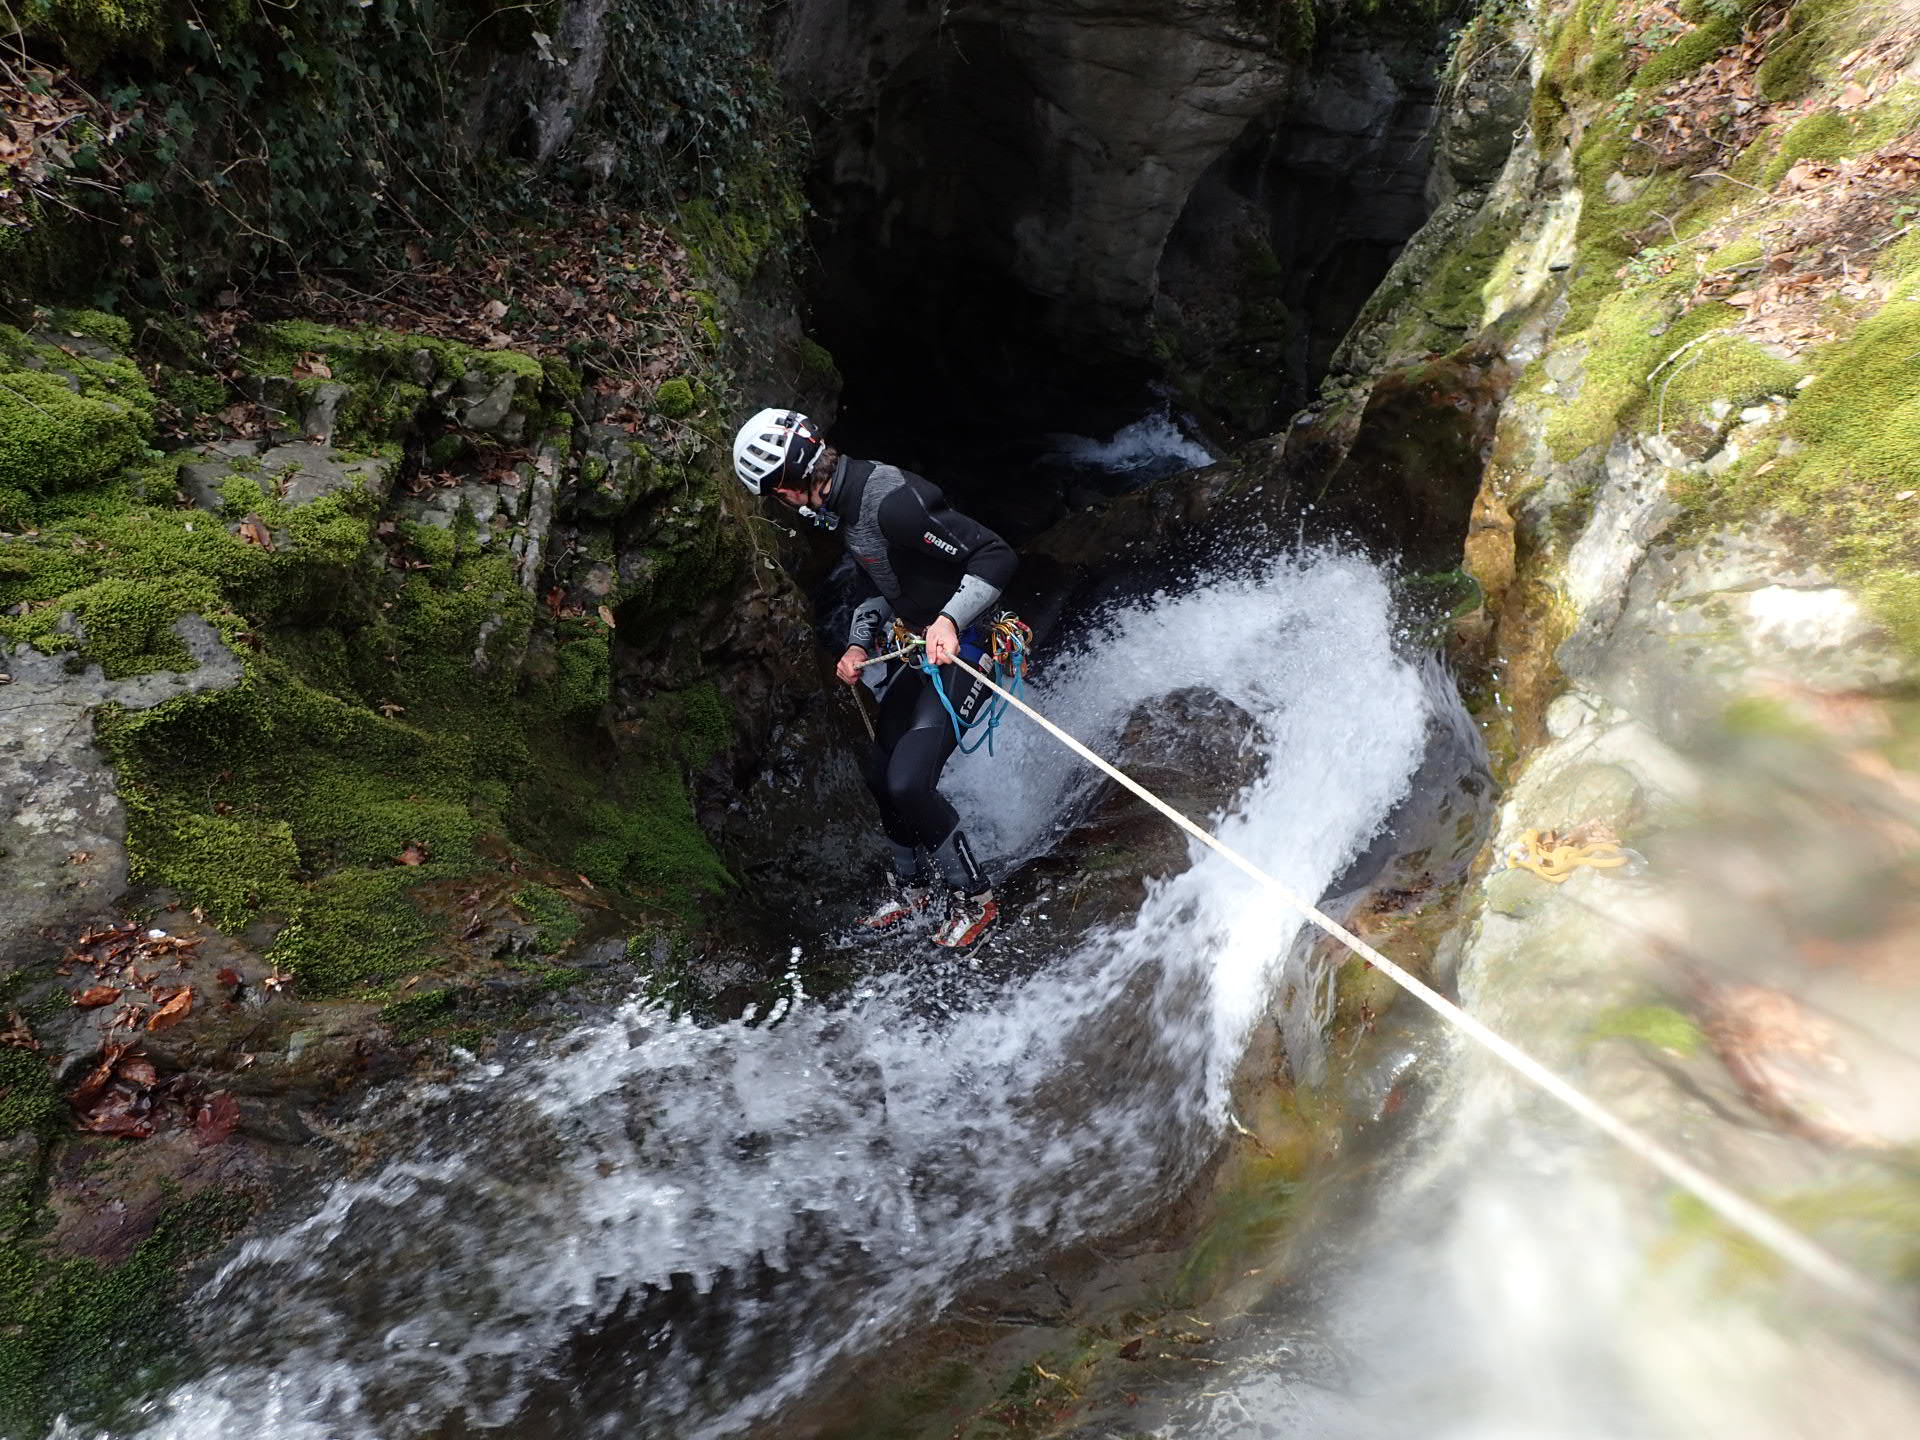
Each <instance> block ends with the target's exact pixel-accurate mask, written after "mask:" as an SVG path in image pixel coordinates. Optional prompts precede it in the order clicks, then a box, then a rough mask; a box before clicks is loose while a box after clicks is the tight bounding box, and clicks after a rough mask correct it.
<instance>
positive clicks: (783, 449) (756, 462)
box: [733, 410, 821, 495]
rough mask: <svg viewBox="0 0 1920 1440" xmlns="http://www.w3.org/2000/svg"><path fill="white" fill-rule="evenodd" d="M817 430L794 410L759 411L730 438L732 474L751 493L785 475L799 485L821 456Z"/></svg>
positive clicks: (759, 492)
mask: <svg viewBox="0 0 1920 1440" xmlns="http://www.w3.org/2000/svg"><path fill="white" fill-rule="evenodd" d="M820 450H821V442H820V432H819V431H817V430H815V429H814V428H813V422H812V421H811V420H809V419H807V417H806V416H804V415H802V414H801V413H800V412H799V411H797V410H762V411H761V412H760V413H759V414H758V415H756V416H754V417H753V418H752V419H751V420H749V421H747V423H746V424H744V425H742V426H741V427H740V429H739V432H738V433H737V434H735V435H734V437H733V473H734V474H736V475H738V476H739V477H740V483H741V484H742V485H744V486H746V487H747V489H749V490H751V491H752V492H753V493H754V494H756V495H759V494H762V493H764V492H763V490H762V488H761V487H762V486H764V485H766V484H768V483H769V482H771V483H772V484H773V485H774V486H776V487H778V486H779V485H780V483H781V481H782V476H783V474H784V476H785V480H786V483H787V484H788V485H791V486H798V485H800V484H802V483H803V482H804V481H805V480H806V477H807V472H808V471H809V470H811V469H812V468H813V462H814V461H815V460H817V459H819V458H820Z"/></svg>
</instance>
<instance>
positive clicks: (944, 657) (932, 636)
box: [927, 615, 960, 665]
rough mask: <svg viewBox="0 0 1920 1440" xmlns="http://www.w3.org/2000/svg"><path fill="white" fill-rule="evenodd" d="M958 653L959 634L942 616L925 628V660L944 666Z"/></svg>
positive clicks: (951, 622)
mask: <svg viewBox="0 0 1920 1440" xmlns="http://www.w3.org/2000/svg"><path fill="white" fill-rule="evenodd" d="M959 653H960V632H959V631H958V630H956V629H955V628H954V625H953V621H951V620H949V619H948V618H947V617H946V616H945V615H942V616H941V617H940V618H939V619H938V620H936V621H934V622H933V624H931V625H929V626H928V627H927V659H929V660H930V661H932V662H933V663H934V664H935V665H944V664H946V663H947V662H948V661H949V660H951V659H953V657H954V656H956V655H958V654H959Z"/></svg>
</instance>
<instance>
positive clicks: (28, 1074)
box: [0, 1045, 60, 1140]
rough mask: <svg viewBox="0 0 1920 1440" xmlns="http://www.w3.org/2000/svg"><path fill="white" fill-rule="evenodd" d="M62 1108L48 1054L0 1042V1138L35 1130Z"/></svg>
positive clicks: (3, 1138)
mask: <svg viewBox="0 0 1920 1440" xmlns="http://www.w3.org/2000/svg"><path fill="white" fill-rule="evenodd" d="M59 1111H60V1096H59V1094H58V1093H57V1092H56V1091H55V1090H54V1088H53V1076H52V1073H51V1072H50V1071H49V1070H48V1069H47V1061H46V1057H44V1056H42V1055H40V1054H39V1053H37V1052H36V1051H32V1050H26V1049H23V1048H21V1047H19V1046H16V1045H0V1140H5V1139H8V1138H10V1137H12V1136H14V1135H17V1134H19V1133H20V1132H21V1131H22V1130H36V1129H38V1128H39V1127H40V1126H42V1125H44V1124H46V1123H47V1122H48V1121H49V1120H51V1119H52V1118H53V1117H54V1116H55V1115H57V1114H58V1113H59Z"/></svg>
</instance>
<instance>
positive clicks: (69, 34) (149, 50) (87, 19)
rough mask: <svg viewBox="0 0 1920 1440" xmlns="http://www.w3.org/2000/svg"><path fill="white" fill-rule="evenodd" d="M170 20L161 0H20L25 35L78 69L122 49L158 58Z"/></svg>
mask: <svg viewBox="0 0 1920 1440" xmlns="http://www.w3.org/2000/svg"><path fill="white" fill-rule="evenodd" d="M170 18H171V16H170V12H169V7H168V6H167V5H166V4H165V3H164V0H23V4H22V6H21V11H20V21H21V24H22V27H23V28H24V29H25V31H26V33H27V34H28V35H33V36H38V37H41V38H44V39H47V40H51V41H53V42H55V43H57V44H58V45H59V46H60V47H61V49H62V50H63V51H64V52H65V53H66V55H67V56H68V57H69V58H70V59H72V60H74V61H75V62H76V63H78V64H81V65H96V64H99V63H100V62H101V61H103V60H105V59H106V58H107V57H108V56H110V55H114V54H116V53H118V52H122V51H129V50H131V51H134V52H136V53H144V54H157V53H158V52H159V49H160V46H161V42H162V41H163V40H164V39H165V38H166V27H167V22H168V20H169V19H170Z"/></svg>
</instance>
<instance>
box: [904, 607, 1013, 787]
mask: <svg viewBox="0 0 1920 1440" xmlns="http://www.w3.org/2000/svg"><path fill="white" fill-rule="evenodd" d="M968 628H969V629H971V628H972V627H971V626H969V627H968ZM893 641H894V646H895V649H894V652H893V653H894V654H896V655H906V656H907V662H906V663H907V664H909V665H912V666H913V667H915V668H916V669H919V670H924V671H926V672H927V675H928V678H929V679H930V680H931V681H932V682H933V693H934V694H935V695H937V696H939V697H940V704H941V707H942V708H943V709H945V710H946V712H947V718H948V719H949V720H950V721H952V722H953V738H954V742H955V743H956V744H957V745H959V747H960V753H961V754H962V755H971V754H973V752H974V751H976V750H978V749H979V748H980V747H981V746H982V745H984V746H986V747H987V754H988V755H989V756H991V755H992V754H993V732H994V731H995V730H996V729H998V728H999V725H1000V718H1001V717H1002V716H1003V715H1005V714H1006V713H1007V709H1008V699H1005V698H1003V699H997V700H991V701H989V702H988V703H987V707H986V709H985V710H983V711H982V712H981V713H980V714H978V715H976V716H974V718H973V719H972V721H970V722H969V721H966V720H962V719H961V718H960V714H959V712H958V711H956V710H955V709H954V708H953V701H951V700H949V699H948V698H947V687H946V686H945V685H944V684H942V683H941V680H940V676H939V675H938V674H937V673H936V672H937V670H938V667H937V666H934V665H931V664H929V663H928V662H927V660H926V659H925V657H924V656H919V655H913V654H912V653H911V652H912V651H913V650H914V649H915V648H916V647H919V648H923V649H924V648H925V645H926V641H925V640H923V639H922V638H921V637H920V636H918V635H916V634H914V633H913V631H911V630H909V629H908V628H907V627H906V625H905V624H903V623H902V622H901V621H899V620H895V621H894V622H893ZM986 642H987V643H986V644H985V645H984V646H982V647H981V655H980V658H981V659H983V660H986V661H989V662H990V666H991V672H992V675H993V677H994V680H995V681H996V682H1000V683H996V684H995V685H994V687H993V688H994V689H995V690H998V691H1000V693H1001V695H1003V696H1007V697H1012V696H1018V695H1019V693H1020V692H1021V690H1022V689H1023V688H1024V687H1025V684H1026V679H1027V671H1028V669H1029V668H1030V666H1031V663H1032V662H1031V656H1030V653H1029V652H1030V650H1031V647H1032V645H1033V628H1032V627H1031V626H1029V625H1028V624H1027V622H1026V621H1024V620H1022V619H1020V618H1019V617H1018V616H1017V615H1014V614H1012V613H1011V612H1010V611H1005V610H1003V611H1001V612H1000V613H999V614H998V615H996V616H994V618H993V623H992V624H990V625H989V626H988V627H987V634H986ZM968 668H969V669H971V668H972V667H971V666H968ZM974 673H976V674H978V673H979V672H978V671H975V672H974ZM1002 683H1003V684H1004V685H1005V686H1006V687H1007V688H1006V689H1004V690H1002V689H1001V684H1002ZM982 725H984V726H985V727H986V728H985V729H984V730H983V731H982V733H981V734H979V735H978V736H976V737H975V739H974V741H973V743H972V744H971V745H969V744H968V743H967V740H966V735H967V731H969V730H972V729H976V728H978V727H980V726H982Z"/></svg>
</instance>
